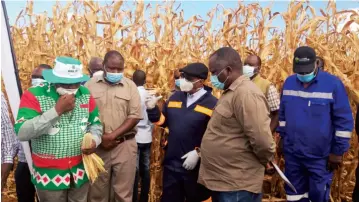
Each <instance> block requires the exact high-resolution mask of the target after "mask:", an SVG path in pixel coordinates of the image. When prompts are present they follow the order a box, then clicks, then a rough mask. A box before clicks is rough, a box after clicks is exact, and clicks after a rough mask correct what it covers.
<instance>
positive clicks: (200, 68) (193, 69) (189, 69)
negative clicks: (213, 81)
mask: <svg viewBox="0 0 359 202" xmlns="http://www.w3.org/2000/svg"><path fill="white" fill-rule="evenodd" d="M179 71H180V72H183V73H185V74H187V75H189V76H192V77H196V78H200V79H207V76H208V68H207V66H206V65H205V64H203V63H191V64H189V65H187V66H185V67H183V68H182V69H180V70H179Z"/></svg>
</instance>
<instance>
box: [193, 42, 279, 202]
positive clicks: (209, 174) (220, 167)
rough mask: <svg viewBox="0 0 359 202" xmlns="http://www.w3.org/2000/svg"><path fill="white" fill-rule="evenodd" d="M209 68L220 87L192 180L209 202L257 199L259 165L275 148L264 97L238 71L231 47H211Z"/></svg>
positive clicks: (260, 178) (261, 169) (251, 201)
mask: <svg viewBox="0 0 359 202" xmlns="http://www.w3.org/2000/svg"><path fill="white" fill-rule="evenodd" d="M209 70H210V72H211V73H212V76H211V83H212V85H213V86H214V87H216V88H219V89H223V90H224V92H223V94H222V96H221V98H220V99H219V101H218V103H217V106H216V107H215V109H214V112H213V114H212V118H211V120H210V121H209V123H208V127H207V130H206V132H205V134H204V137H203V139H202V144H201V152H200V153H201V154H200V155H201V166H200V171H199V179H198V182H199V183H201V184H203V185H204V186H205V187H207V188H208V189H210V190H212V191H213V193H212V200H213V201H215V202H224V201H231V202H232V201H233V202H260V201H261V191H262V183H263V178H264V168H265V165H266V164H267V163H268V162H269V161H270V160H271V159H272V157H273V154H274V152H275V143H274V140H273V137H272V133H271V130H270V126H269V124H270V118H269V109H268V105H267V102H266V98H265V96H264V94H263V93H262V92H261V90H260V89H259V88H258V87H257V86H256V85H255V84H254V83H253V82H251V81H250V80H249V79H248V78H246V77H245V76H243V73H242V61H241V58H240V56H239V54H238V53H237V51H235V50H234V49H232V48H228V47H225V48H221V49H219V50H217V51H216V52H214V53H213V54H212V55H211V56H210V58H209Z"/></svg>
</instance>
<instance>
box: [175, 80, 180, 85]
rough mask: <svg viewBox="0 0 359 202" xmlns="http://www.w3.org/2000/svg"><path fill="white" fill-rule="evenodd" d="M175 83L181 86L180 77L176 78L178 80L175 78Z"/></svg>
mask: <svg viewBox="0 0 359 202" xmlns="http://www.w3.org/2000/svg"><path fill="white" fill-rule="evenodd" d="M175 84H176V86H177V87H180V80H179V79H176V80H175Z"/></svg>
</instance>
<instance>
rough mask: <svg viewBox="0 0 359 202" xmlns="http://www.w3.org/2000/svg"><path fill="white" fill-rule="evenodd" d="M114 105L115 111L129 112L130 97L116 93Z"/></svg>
mask: <svg viewBox="0 0 359 202" xmlns="http://www.w3.org/2000/svg"><path fill="white" fill-rule="evenodd" d="M114 102H115V103H114V104H115V109H116V110H118V111H122V112H127V111H128V110H129V107H128V105H129V102H130V96H129V95H126V94H124V93H123V92H122V93H120V92H118V93H116V94H115V97H114Z"/></svg>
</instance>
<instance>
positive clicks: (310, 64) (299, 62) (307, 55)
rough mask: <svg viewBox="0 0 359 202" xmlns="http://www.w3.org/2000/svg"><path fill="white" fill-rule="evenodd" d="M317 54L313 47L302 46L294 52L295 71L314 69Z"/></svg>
mask: <svg viewBox="0 0 359 202" xmlns="http://www.w3.org/2000/svg"><path fill="white" fill-rule="evenodd" d="M316 59H317V55H316V54H315V51H314V49H313V48H311V47H308V46H301V47H299V48H297V50H295V52H294V58H293V72H294V73H298V74H303V73H310V72H313V71H314V68H315V61H316Z"/></svg>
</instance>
